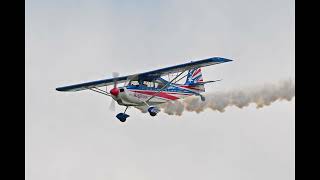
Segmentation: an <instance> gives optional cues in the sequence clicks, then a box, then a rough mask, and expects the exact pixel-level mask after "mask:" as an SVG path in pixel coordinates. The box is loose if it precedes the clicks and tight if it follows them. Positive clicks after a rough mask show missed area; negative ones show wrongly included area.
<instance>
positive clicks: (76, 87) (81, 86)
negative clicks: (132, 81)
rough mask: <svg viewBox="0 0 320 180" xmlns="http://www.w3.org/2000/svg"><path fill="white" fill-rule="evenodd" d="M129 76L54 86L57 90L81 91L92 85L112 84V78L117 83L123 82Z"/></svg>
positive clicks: (92, 86)
mask: <svg viewBox="0 0 320 180" xmlns="http://www.w3.org/2000/svg"><path fill="white" fill-rule="evenodd" d="M128 77H129V76H122V77H117V78H111V79H102V80H98V81H91V82H86V83H81V84H75V85H70V86H64V87H58V88H56V90H57V91H81V90H86V89H90V88H94V87H102V86H108V85H112V84H113V82H114V80H117V83H118V84H120V83H123V82H125V81H127V80H128Z"/></svg>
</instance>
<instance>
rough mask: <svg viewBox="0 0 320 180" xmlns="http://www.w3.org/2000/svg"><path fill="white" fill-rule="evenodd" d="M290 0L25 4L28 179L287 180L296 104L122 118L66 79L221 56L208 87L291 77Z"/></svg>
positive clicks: (208, 72)
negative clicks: (65, 88) (71, 88)
mask: <svg viewBox="0 0 320 180" xmlns="http://www.w3.org/2000/svg"><path fill="white" fill-rule="evenodd" d="M294 8H295V6H294V1H293V0H264V1H261V0H228V1H226V0H219V1H209V0H208V1H187V0H183V1H164V0H161V1H142V0H141V1H125V0H124V1H105V0H90V1H89V0H82V1H80V0H56V1H47V0H42V1H39V0H28V1H26V32H25V33H26V47H25V48H26V54H25V55H26V68H27V69H26V79H25V81H26V127H25V129H26V150H25V151H26V179H28V180H43V179H46V180H54V179H55V180H56V179H59V180H67V179H68V180H69V179H71V180H73V179H74V180H87V179H91V180H100V179H101V180H102V179H104V180H105V179H111V180H127V179H133V180H142V179H148V180H149V179H152V180H153V179H155V180H163V179H167V180H171V179H185V180H189V179H190V180H191V179H204V180H209V179H210V180H211V179H219V180H257V179H259V180H270V179H273V180H292V179H295V177H294V169H295V167H294V153H295V152H294V128H295V127H294V126H295V125H294V121H295V114H294V113H295V109H294V108H295V107H294V105H295V101H294V100H293V101H291V102H287V101H280V102H276V103H274V104H272V105H271V106H268V107H265V108H262V109H258V110H257V109H256V108H255V106H254V105H252V106H249V107H247V108H243V109H238V108H236V107H228V108H227V109H226V112H224V113H219V112H216V111H211V110H206V111H205V112H203V113H200V114H196V113H190V112H185V113H184V114H183V116H180V117H177V116H169V115H166V114H164V113H162V114H159V115H158V116H156V117H153V118H152V117H150V116H149V115H148V114H141V113H140V112H139V111H138V110H136V109H129V111H128V113H129V114H130V117H129V118H128V120H127V122H126V123H121V122H119V121H118V120H117V119H116V118H115V115H116V114H117V113H118V112H120V111H123V110H124V108H123V107H120V106H117V108H116V112H110V111H109V109H108V106H109V103H110V100H111V99H109V98H108V97H104V96H102V95H100V94H95V93H91V92H86V91H84V92H77V93H61V92H57V91H55V88H56V87H58V86H62V85H68V84H73V83H79V82H85V81H90V80H97V79H102V78H107V77H110V76H111V74H112V72H114V71H118V72H120V73H121V74H122V75H127V74H131V73H137V72H142V71H148V70H153V69H156V68H161V67H165V66H171V65H175V64H179V63H185V62H188V61H190V60H197V59H203V58H207V57H212V56H221V57H225V58H230V59H234V61H233V62H232V63H226V64H220V65H216V66H211V67H208V68H204V69H203V76H204V79H205V80H214V79H219V78H222V79H223V81H222V82H219V83H216V84H213V85H209V86H207V87H206V90H207V91H208V92H214V91H218V90H219V91H220V90H227V89H237V88H241V87H246V86H252V85H253V86H254V85H259V84H264V83H268V82H274V81H278V80H281V79H287V78H294V76H295V70H294V68H295V63H294V60H295V56H294V51H295V45H294V43H295V37H294V36H295V29H294V26H295V24H294V11H295V9H294Z"/></svg>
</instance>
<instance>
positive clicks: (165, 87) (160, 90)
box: [145, 70, 186, 102]
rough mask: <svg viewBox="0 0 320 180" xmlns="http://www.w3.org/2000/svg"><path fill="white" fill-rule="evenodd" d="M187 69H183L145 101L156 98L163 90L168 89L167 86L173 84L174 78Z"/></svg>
mask: <svg viewBox="0 0 320 180" xmlns="http://www.w3.org/2000/svg"><path fill="white" fill-rule="evenodd" d="M185 71H186V70H183V71H181V73H179V74H178V75H177V76H176V77H174V78H173V79H172V80H171V81H170V82H168V83H167V84H166V85H164V86H163V87H162V88H161V89H159V90H158V91H157V92H156V93H154V94H153V95H152V96H151V97H150V98H149V99H147V100H146V101H145V102H148V101H150V100H151V99H152V98H154V97H155V96H156V95H157V94H159V93H160V92H162V91H163V90H165V89H167V86H168V85H169V84H171V83H172V82H173V81H174V80H176V79H177V78H178V77H179V76H181V74H183V73H184V72H185Z"/></svg>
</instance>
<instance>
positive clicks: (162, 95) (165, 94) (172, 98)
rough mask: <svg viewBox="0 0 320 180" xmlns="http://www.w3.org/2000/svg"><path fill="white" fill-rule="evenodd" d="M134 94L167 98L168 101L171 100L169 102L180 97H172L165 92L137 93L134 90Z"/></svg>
mask: <svg viewBox="0 0 320 180" xmlns="http://www.w3.org/2000/svg"><path fill="white" fill-rule="evenodd" d="M132 92H136V93H141V94H147V95H151V96H153V95H155V96H156V97H161V98H166V99H169V100H176V99H179V98H178V97H176V96H171V95H169V94H167V93H165V92H159V93H158V92H154V91H136V90H133V91H132Z"/></svg>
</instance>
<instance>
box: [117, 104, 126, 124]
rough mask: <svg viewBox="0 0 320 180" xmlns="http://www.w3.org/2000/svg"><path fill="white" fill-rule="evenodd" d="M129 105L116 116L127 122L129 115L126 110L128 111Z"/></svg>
mask: <svg viewBox="0 0 320 180" xmlns="http://www.w3.org/2000/svg"><path fill="white" fill-rule="evenodd" d="M128 107H129V106H127V107H126V109H125V110H124V112H123V113H119V114H117V116H116V117H117V118H118V119H119V120H120V121H121V122H125V121H126V120H127V118H128V117H129V115H128V114H126V111H127V109H128Z"/></svg>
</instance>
